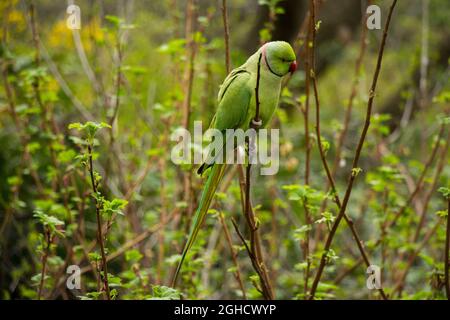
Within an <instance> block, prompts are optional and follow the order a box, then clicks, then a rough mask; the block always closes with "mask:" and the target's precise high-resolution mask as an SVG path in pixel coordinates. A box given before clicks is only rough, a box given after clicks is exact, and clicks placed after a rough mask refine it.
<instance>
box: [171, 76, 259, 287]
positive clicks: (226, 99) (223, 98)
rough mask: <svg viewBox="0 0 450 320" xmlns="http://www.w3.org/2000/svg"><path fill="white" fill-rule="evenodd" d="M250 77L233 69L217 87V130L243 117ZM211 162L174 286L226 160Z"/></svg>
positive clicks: (233, 125) (236, 124)
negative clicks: (218, 87)
mask: <svg viewBox="0 0 450 320" xmlns="http://www.w3.org/2000/svg"><path fill="white" fill-rule="evenodd" d="M249 80H250V73H249V72H247V71H245V70H243V69H235V70H233V71H232V72H231V73H230V75H229V76H228V77H227V78H226V79H225V81H224V83H223V85H222V87H221V89H220V91H219V107H218V110H217V112H216V115H215V116H214V118H213V121H212V123H211V127H212V128H216V129H218V130H225V129H235V128H238V127H239V126H240V125H241V124H242V122H243V121H244V120H245V119H246V117H247V112H248V107H249V104H250V100H251V97H252V90H251V89H250V86H249V85H248V82H249ZM210 166H212V169H211V172H210V174H209V177H208V180H207V181H206V184H205V187H204V188H203V191H202V195H201V198H200V204H199V206H198V208H197V211H196V212H195V215H194V218H193V220H192V226H191V230H190V232H189V236H188V239H187V242H186V244H185V245H184V249H183V253H182V254H181V260H180V262H179V263H178V266H177V269H176V271H175V275H174V278H173V281H172V286H173V287H174V286H175V284H176V282H177V278H178V275H179V273H180V271H181V268H182V266H183V262H184V260H185V258H186V255H187V253H188V251H189V249H190V248H191V247H192V245H193V244H194V241H195V238H196V237H197V234H198V231H199V230H200V227H201V225H202V223H203V220H204V219H205V216H206V213H207V212H208V209H209V206H210V205H211V201H212V199H213V197H214V194H215V192H216V189H217V186H218V185H219V183H220V180H221V179H222V177H223V174H224V172H225V164H218V163H216V164H212V165H210ZM205 169H206V166H205V164H203V165H202V166H201V167H200V169H199V172H200V174H201V173H202V172H203V171H204V170H205Z"/></svg>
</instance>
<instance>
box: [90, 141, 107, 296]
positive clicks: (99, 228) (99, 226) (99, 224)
mask: <svg viewBox="0 0 450 320" xmlns="http://www.w3.org/2000/svg"><path fill="white" fill-rule="evenodd" d="M88 157H89V174H90V177H91V184H92V190H93V197H94V201H95V213H96V216H97V241H98V243H99V245H100V253H101V256H102V269H103V277H101V278H102V279H103V283H104V290H105V292H106V298H107V299H108V300H111V296H110V293H109V284H108V265H107V261H106V254H105V245H104V241H103V234H102V218H101V215H100V203H99V201H98V200H97V195H98V192H97V182H96V181H95V177H94V167H93V165H92V146H91V145H90V144H88Z"/></svg>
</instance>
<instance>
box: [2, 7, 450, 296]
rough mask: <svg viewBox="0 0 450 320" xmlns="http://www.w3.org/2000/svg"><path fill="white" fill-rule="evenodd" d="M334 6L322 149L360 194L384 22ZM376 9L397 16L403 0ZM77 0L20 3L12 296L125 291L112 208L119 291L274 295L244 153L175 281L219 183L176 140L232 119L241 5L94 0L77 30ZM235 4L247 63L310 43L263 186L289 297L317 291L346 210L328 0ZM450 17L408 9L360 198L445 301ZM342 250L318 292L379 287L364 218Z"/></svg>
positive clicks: (394, 38) (272, 251) (12, 141)
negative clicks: (275, 167) (277, 47)
mask: <svg viewBox="0 0 450 320" xmlns="http://www.w3.org/2000/svg"><path fill="white" fill-rule="evenodd" d="M315 2H316V11H317V17H316V20H317V23H316V32H317V39H316V46H315V47H314V55H315V75H316V79H317V83H318V93H319V97H320V106H321V114H320V125H321V135H322V139H323V141H322V145H323V147H324V149H325V151H326V159H327V161H328V163H329V165H330V167H331V168H332V171H333V176H334V177H335V180H336V187H337V193H338V194H339V195H340V196H341V198H342V197H343V194H344V191H345V189H346V185H347V179H348V176H349V174H350V172H351V162H352V159H353V156H354V154H355V148H356V144H357V141H358V138H359V135H360V132H361V130H362V127H363V123H364V117H365V114H366V108H367V102H368V99H369V88H370V85H371V82H372V77H373V73H374V68H375V63H376V59H377V54H378V48H379V45H380V42H381V38H382V32H383V31H382V30H367V28H365V26H364V24H363V23H362V22H363V21H364V16H365V9H366V7H367V6H368V5H369V3H368V1H359V0H339V1H331V0H319V1H315ZM373 3H374V4H376V5H378V6H379V7H380V8H381V25H382V26H383V25H384V23H385V21H386V18H387V13H388V9H389V6H390V4H391V1H388V0H382V1H373ZM69 4H72V1H68V2H66V1H50V0H48V1H47V0H35V1H31V0H23V1H19V0H17V1H16V0H7V1H2V2H1V4H0V17H1V18H0V19H1V20H0V21H1V23H0V27H1V32H0V39H1V48H0V58H1V68H2V85H1V86H0V128H1V130H0V145H1V148H0V182H1V183H0V228H1V229H0V297H1V298H3V299H38V298H39V299H79V298H82V299H102V298H105V296H104V294H103V293H102V291H103V289H102V288H103V280H102V276H101V271H100V270H101V269H102V255H101V248H100V246H99V241H98V237H97V232H98V225H97V220H96V201H97V207H99V210H100V212H99V213H100V215H101V218H102V231H103V232H102V234H103V238H104V239H103V241H102V242H104V246H105V254H106V256H107V259H108V273H109V277H108V278H109V286H110V289H111V296H112V297H113V298H114V299H157V298H173V299H177V298H179V297H180V294H183V296H184V297H185V298H188V299H239V298H247V299H261V298H262V294H261V292H259V290H258V288H259V287H260V284H259V279H258V277H257V275H256V273H255V271H254V269H253V268H252V265H251V263H250V259H249V256H248V255H247V253H246V250H245V247H244V246H243V244H242V242H241V240H240V238H239V237H238V235H237V233H236V230H235V229H234V227H233V225H232V223H231V219H232V218H233V219H235V221H236V223H237V225H238V226H239V229H240V230H241V232H242V233H243V234H244V236H245V237H248V228H247V226H246V223H245V218H244V215H243V212H242V206H241V191H240V184H239V179H238V177H239V174H238V173H239V170H238V169H237V168H236V167H234V166H232V167H230V169H229V170H228V171H227V173H226V175H225V178H224V181H223V183H222V185H221V187H220V192H219V193H218V194H217V196H216V199H215V201H214V204H213V206H212V210H210V214H208V216H207V219H206V221H205V223H204V225H203V228H202V231H201V233H200V235H199V237H198V240H197V241H196V243H195V246H194V247H193V250H192V251H191V253H190V254H189V256H188V260H189V261H188V263H187V264H186V266H185V267H184V268H183V272H182V277H181V281H180V282H179V284H178V286H177V287H176V288H171V287H170V280H171V277H172V275H173V272H174V268H175V267H176V263H177V261H178V259H179V258H180V256H179V253H180V252H181V249H182V246H183V243H184V241H185V237H186V234H187V231H188V230H189V226H190V223H191V219H192V215H193V212H194V211H195V208H196V206H197V203H198V199H199V194H200V192H201V188H202V185H203V181H204V179H202V178H201V177H198V176H197V175H196V174H195V170H196V167H195V166H191V165H189V164H186V165H183V166H176V165H175V164H173V163H172V162H171V160H170V151H171V148H172V147H173V145H174V143H173V142H171V141H170V134H171V133H172V132H173V131H174V130H175V129H176V128H178V127H185V128H188V129H191V128H192V125H193V121H194V120H201V121H203V123H204V124H205V126H204V127H206V126H207V124H208V123H209V121H210V120H211V118H212V116H213V114H214V112H215V108H216V97H217V92H218V88H219V85H220V84H221V83H222V81H223V79H224V78H225V77H226V74H227V70H226V63H225V61H226V47H225V41H224V22H223V11H222V9H223V1H222V0H221V1H216V0H214V1H212V0H186V1H180V0H152V1H148V0H142V1H136V0H134V1H133V0H128V1H125V0H117V1H113V0H103V1H87V0H84V1H76V2H75V4H76V5H78V6H79V7H80V9H81V29H80V30H70V29H68V28H67V26H66V19H67V17H68V16H67V14H66V9H67V7H68V5H69ZM226 10H227V14H228V27H229V54H230V59H231V67H232V68H233V67H237V66H239V65H241V64H242V63H243V62H245V60H246V59H247V57H248V56H250V55H251V54H252V53H253V52H255V51H256V50H257V49H258V48H259V46H260V45H261V44H263V43H264V42H266V41H270V40H285V41H288V42H290V43H291V44H292V46H293V47H294V48H295V50H296V52H297V56H298V64H299V68H298V71H297V72H296V73H295V74H294V75H293V76H292V77H291V78H289V79H286V80H285V83H284V86H283V90H282V94H281V100H280V107H279V109H278V110H277V112H276V115H275V117H274V119H273V122H272V123H271V125H270V127H271V128H279V129H280V141H281V144H280V171H279V172H278V174H276V175H274V176H260V175H258V174H256V172H257V171H256V169H255V174H253V177H252V181H253V185H252V199H253V206H254V211H255V214H256V216H257V219H258V221H259V230H258V231H259V234H260V236H261V247H262V251H263V257H264V261H265V265H266V267H267V270H268V273H269V276H270V281H271V283H272V286H273V289H274V292H275V298H277V299H304V298H306V297H307V293H308V290H309V288H310V287H311V283H312V280H313V279H314V276H315V274H316V271H317V266H318V264H319V260H320V257H321V255H322V253H323V252H322V251H323V248H324V243H325V241H326V238H327V235H328V233H329V229H330V227H331V225H332V224H333V222H334V219H335V218H336V215H337V213H338V210H337V208H336V205H335V204H334V203H333V201H332V199H331V198H332V197H331V195H330V193H329V185H328V182H327V181H328V180H327V178H326V175H325V171H324V169H323V165H322V161H321V158H320V156H319V149H318V146H317V136H316V132H315V127H316V125H317V124H316V118H315V110H316V104H315V100H314V98H313V92H312V87H309V88H308V87H307V85H306V82H308V78H309V80H310V79H311V78H310V77H308V74H307V73H308V72H305V70H307V67H305V62H306V61H311V60H310V59H311V55H312V48H311V45H310V44H311V42H310V41H309V40H308V39H310V38H308V34H310V32H308V30H310V28H309V24H308V23H309V17H310V15H309V12H310V11H309V10H310V3H309V1H306V0H259V1H256V0H252V1H242V0H228V1H226ZM449 16H450V5H449V3H448V1H446V0H422V1H419V0H411V1H399V3H398V4H397V7H396V9H395V11H394V13H393V17H392V22H391V27H390V30H389V35H388V40H387V44H386V48H385V52H384V57H383V64H382V68H381V74H380V78H379V81H378V86H377V91H376V96H375V100H374V101H375V102H374V111H373V114H372V118H371V126H370V129H369V132H368V136H367V138H366V141H365V144H364V148H363V151H362V155H361V161H360V163H359V167H360V168H361V169H362V171H361V172H359V174H358V176H357V179H356V182H355V186H354V188H353V193H352V195H351V198H350V201H349V204H348V208H347V214H348V216H349V217H351V219H352V220H353V223H354V227H355V229H356V230H357V232H358V234H359V236H360V238H361V241H362V242H363V243H364V246H365V248H366V250H367V253H368V256H369V257H370V260H371V263H372V264H374V265H378V266H380V268H381V279H382V285H383V288H384V290H385V291H386V293H387V294H388V295H389V296H390V298H394V299H443V298H445V290H444V287H445V277H444V273H445V272H444V271H445V264H444V260H445V242H446V219H448V217H447V200H446V197H447V198H448V196H449V195H448V188H449V187H450V183H449V181H450V180H449V178H450V166H449V158H448V156H449V145H448V144H449V127H448V123H449V122H450V120H449V112H450V104H449V97H450V91H449V89H450V88H449V80H448V79H449V77H448V76H449V68H448V61H449V52H450V41H449V39H450V38H449V32H450V28H449V23H448V21H449V20H448V19H449ZM305 110H309V112H305ZM306 115H308V116H306ZM86 121H92V122H95V123H102V122H104V123H106V124H109V125H110V126H111V128H107V127H106V126H105V128H100V127H101V125H95V124H92V128H94V129H92V128H91V129H92V130H94V131H95V130H98V132H97V133H96V135H95V137H92V139H88V142H86V140H85V139H86V137H87V135H89V132H88V129H89V128H88V129H86V130H85V128H86V126H85V127H83V126H82V125H81V124H84V123H85V122H86ZM71 123H81V124H80V125H78V128H79V129H80V130H79V131H78V130H75V129H76V128H75V129H69V127H68V126H69V124H71ZM75 127H77V126H76V125H75ZM87 127H89V125H88V126H87ZM89 130H90V129H89ZM91 133H92V132H91ZM89 141H90V142H89ZM88 144H89V146H90V147H92V148H93V154H92V158H93V167H92V171H93V174H95V184H96V189H97V190H96V191H97V192H94V191H93V190H92V184H91V180H90V172H89V153H88V151H87V148H88V146H87V145H88ZM308 145H309V147H308ZM308 150H309V151H308ZM307 158H308V159H307ZM307 163H309V165H307ZM94 171H95V172H94ZM446 188H447V189H446ZM438 190H440V192H439V191H438ZM93 195H95V197H94V196H93ZM99 203H100V205H99ZM331 248H332V250H330V252H329V253H328V259H327V265H326V267H325V272H324V274H323V276H322V278H321V281H320V283H319V287H318V291H317V293H316V297H317V298H324V299H379V298H380V296H379V294H378V293H377V290H369V289H368V288H367V286H366V281H367V276H368V275H367V274H366V265H365V264H364V263H363V261H362V259H361V258H360V257H361V255H360V252H359V251H358V247H357V246H356V244H355V241H354V239H353V237H352V234H351V232H350V229H349V228H348V227H347V225H346V223H345V221H342V222H341V224H340V226H339V228H338V232H337V235H336V237H335V238H334V241H333V244H332V246H331ZM69 265H77V266H79V267H80V269H81V273H82V274H81V288H80V289H75V290H71V289H69V288H67V286H66V278H67V274H66V269H67V267H68V266H69Z"/></svg>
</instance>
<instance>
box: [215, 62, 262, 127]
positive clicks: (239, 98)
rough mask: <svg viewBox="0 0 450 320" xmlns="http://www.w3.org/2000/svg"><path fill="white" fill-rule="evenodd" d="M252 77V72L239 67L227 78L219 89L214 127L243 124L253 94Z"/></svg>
mask: <svg viewBox="0 0 450 320" xmlns="http://www.w3.org/2000/svg"><path fill="white" fill-rule="evenodd" d="M250 77H251V75H250V72H248V71H246V70H245V69H242V68H238V69H235V70H233V71H232V72H231V73H230V75H229V76H228V77H227V78H226V79H225V81H224V83H223V84H222V86H221V88H220V91H219V96H218V102H219V107H218V108H217V112H216V115H215V123H214V126H213V127H214V128H216V129H218V130H225V129H236V128H239V127H240V126H241V125H242V123H243V121H244V120H245V119H246V117H247V112H248V107H249V104H250V100H251V98H252V94H253V92H252V89H251V87H250V86H249V81H250Z"/></svg>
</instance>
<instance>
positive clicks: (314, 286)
mask: <svg viewBox="0 0 450 320" xmlns="http://www.w3.org/2000/svg"><path fill="white" fill-rule="evenodd" d="M311 2H312V16H313V21H314V0H311ZM396 4H397V0H393V2H392V5H391V7H390V9H389V14H388V18H387V20H386V24H385V26H384V30H383V39H382V41H381V45H380V49H379V52H378V58H377V65H376V68H375V73H374V76H373V80H372V85H371V88H370V93H369V101H368V104H367V112H366V119H365V123H364V127H363V131H362V133H361V136H360V139H359V142H358V146H357V148H356V153H355V156H354V158H353V163H352V170H351V173H350V175H349V180H348V184H347V190H346V192H345V195H344V199H343V201H342V205H341V208H340V210H339V214H338V216H337V217H336V220H335V221H334V223H333V227H332V229H331V231H330V233H329V234H328V237H327V240H326V244H325V248H324V253H323V254H322V257H321V259H320V264H319V268H318V270H317V274H316V277H315V278H314V282H313V284H312V287H311V291H310V299H311V300H312V299H314V296H315V293H316V290H317V286H318V285H319V281H320V278H321V276H322V273H323V271H324V268H325V264H326V262H327V256H328V252H329V250H330V247H331V244H332V242H333V238H334V236H335V234H336V231H337V228H338V227H339V223H340V222H341V220H342V218H343V217H344V216H345V210H346V208H347V204H348V201H349V199H350V195H351V192H352V189H353V183H354V181H355V178H356V176H357V175H358V174H357V170H358V164H359V158H360V156H361V151H362V148H363V145H364V141H365V139H366V135H367V131H368V130H369V126H370V118H371V116H372V107H373V100H374V97H375V91H376V87H377V82H378V76H379V74H380V70H381V63H382V60H383V53H384V47H385V44H386V39H387V35H388V30H389V24H390V22H391V17H392V13H393V11H394V8H395V5H396ZM314 37H315V28H314V29H313V41H314ZM313 85H314V95H315V97H316V106H317V100H318V95H317V84H316V78H315V75H314V76H313ZM318 138H320V135H319V136H318ZM318 145H319V146H321V142H320V140H319V141H318ZM322 151H323V150H322ZM327 175H328V172H327ZM329 178H330V177H329ZM331 178H332V177H331ZM331 181H333V180H332V179H330V182H331ZM382 295H383V294H382ZM383 298H385V297H384V295H383Z"/></svg>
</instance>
